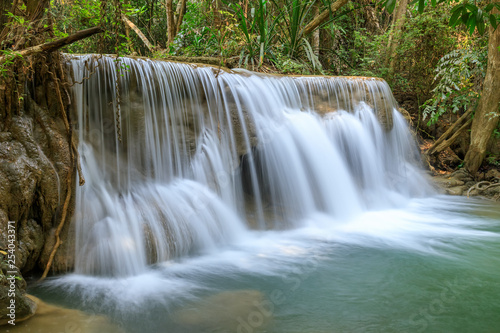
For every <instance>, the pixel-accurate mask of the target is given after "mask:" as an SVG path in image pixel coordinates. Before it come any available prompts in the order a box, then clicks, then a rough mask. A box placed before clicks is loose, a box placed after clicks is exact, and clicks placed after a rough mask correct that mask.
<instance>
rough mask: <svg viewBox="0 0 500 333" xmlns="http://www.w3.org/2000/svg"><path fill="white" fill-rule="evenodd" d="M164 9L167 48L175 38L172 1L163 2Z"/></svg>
mask: <svg viewBox="0 0 500 333" xmlns="http://www.w3.org/2000/svg"><path fill="white" fill-rule="evenodd" d="M165 9H166V11H167V44H168V46H167V48H168V47H170V45H171V44H172V43H173V42H174V38H175V21H174V11H173V9H172V0H165Z"/></svg>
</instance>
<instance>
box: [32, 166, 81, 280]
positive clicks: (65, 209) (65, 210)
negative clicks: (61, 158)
mask: <svg viewBox="0 0 500 333" xmlns="http://www.w3.org/2000/svg"><path fill="white" fill-rule="evenodd" d="M71 170H72V168H70V169H69V170H68V178H67V179H66V186H67V188H68V189H67V191H66V199H65V200H64V206H63V210H62V216H61V222H59V225H58V226H57V229H56V233H55V237H56V243H55V244H54V247H53V248H52V252H50V256H49V260H48V261H47V266H45V270H44V271H43V274H42V277H40V279H39V280H38V281H39V282H40V281H43V280H44V279H45V278H46V277H47V274H48V273H49V270H50V267H51V266H52V262H53V261H54V257H55V255H56V252H57V249H58V248H59V246H60V245H61V243H62V242H61V238H60V237H59V235H60V234H61V230H62V228H63V227H64V223H65V221H66V215H67V213H68V206H69V202H70V200H71V179H72V178H73V172H71Z"/></svg>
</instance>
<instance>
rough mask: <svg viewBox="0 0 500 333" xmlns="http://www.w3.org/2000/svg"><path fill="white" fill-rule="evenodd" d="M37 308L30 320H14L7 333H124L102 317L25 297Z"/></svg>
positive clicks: (32, 297) (29, 296)
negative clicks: (14, 323) (13, 324)
mask: <svg viewBox="0 0 500 333" xmlns="http://www.w3.org/2000/svg"><path fill="white" fill-rule="evenodd" d="M27 297H28V298H29V299H30V300H31V301H32V302H33V303H34V304H36V306H37V308H38V309H37V311H36V314H35V315H34V316H32V317H31V318H25V320H23V321H20V320H17V319H16V325H15V326H8V327H6V328H7V332H9V333H18V332H19V333H27V332H33V333H35V332H36V333H56V332H82V333H83V332H85V333H123V332H125V331H124V330H122V329H121V328H120V327H118V326H117V325H115V324H113V323H112V322H111V321H110V320H109V319H108V318H106V317H104V316H96V315H90V314H87V313H85V312H82V311H79V310H73V309H66V308H62V307H59V306H55V305H51V304H47V303H45V302H43V301H42V300H40V299H38V298H36V297H34V296H31V295H28V296H27Z"/></svg>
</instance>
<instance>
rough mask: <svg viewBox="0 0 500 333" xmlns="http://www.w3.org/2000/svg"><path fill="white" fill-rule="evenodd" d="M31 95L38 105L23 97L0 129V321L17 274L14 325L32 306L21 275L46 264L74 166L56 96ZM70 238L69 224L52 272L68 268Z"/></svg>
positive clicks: (70, 259) (70, 261) (44, 93)
mask: <svg viewBox="0 0 500 333" xmlns="http://www.w3.org/2000/svg"><path fill="white" fill-rule="evenodd" d="M34 95H35V96H33V97H34V98H35V99H36V100H37V101H41V102H35V101H34V99H33V98H32V97H31V96H28V97H27V99H26V100H25V102H24V108H23V109H22V111H21V112H20V114H18V115H17V116H14V117H12V119H11V121H10V125H9V127H7V126H5V124H1V126H0V130H1V131H0V250H1V252H0V253H1V254H0V256H1V260H2V274H1V276H0V295H2V297H1V298H0V305H1V306H0V308H1V310H0V320H5V319H6V315H7V313H8V310H6V306H4V305H6V304H9V303H8V302H10V299H11V298H12V297H9V296H8V294H9V288H10V282H9V280H8V279H7V278H9V277H11V276H12V275H15V276H16V278H15V280H16V282H15V286H16V291H15V300H16V321H17V320H18V319H20V318H22V317H26V316H28V315H29V314H30V313H31V312H33V311H34V308H35V306H34V304H33V303H32V302H30V301H29V300H28V299H27V298H25V297H24V296H23V292H24V289H25V287H26V283H25V282H24V280H23V279H22V276H21V274H25V273H28V272H35V273H36V272H40V271H43V270H44V269H45V267H46V265H47V262H48V261H49V256H50V253H51V252H52V248H53V245H54V243H55V237H54V233H55V229H56V228H57V226H58V225H59V223H60V220H61V213H62V212H61V210H62V207H63V203H64V200H65V196H66V193H67V184H68V182H67V179H68V173H69V172H70V170H71V169H72V168H73V166H72V163H71V155H70V150H69V142H68V135H67V132H66V129H65V126H64V123H63V120H62V117H61V116H60V115H59V114H58V111H57V107H55V101H54V100H53V99H54V98H55V97H54V96H51V94H50V93H48V91H47V90H45V89H43V90H42V89H39V90H38V91H37V93H36V94H34ZM72 174H73V175H74V172H72ZM73 178H74V177H71V181H70V183H71V186H74V180H73ZM73 193H74V191H73ZM69 207H70V208H69V210H71V205H70V206H69ZM70 217H71V214H70V213H68V217H67V218H68V219H69V218H70ZM70 234H71V233H70V224H69V223H68V224H66V225H65V228H64V229H63V230H62V232H61V239H62V245H61V247H60V248H59V251H58V252H57V253H56V255H55V257H54V260H53V264H52V266H51V267H52V270H51V271H52V273H58V272H62V271H65V270H66V269H67V268H68V267H71V266H72V260H73V259H72V258H73V253H74V251H73V250H72V249H71V246H72V242H71V241H69V240H68V236H69V235H70ZM13 272H15V274H13ZM6 311H7V312H6Z"/></svg>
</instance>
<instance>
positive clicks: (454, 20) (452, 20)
mask: <svg viewBox="0 0 500 333" xmlns="http://www.w3.org/2000/svg"><path fill="white" fill-rule="evenodd" d="M460 15H462V11H460V10H456V11H454V12H453V14H452V15H451V17H450V22H449V25H450V26H451V27H454V26H456V25H457V24H458V19H459V18H460Z"/></svg>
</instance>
